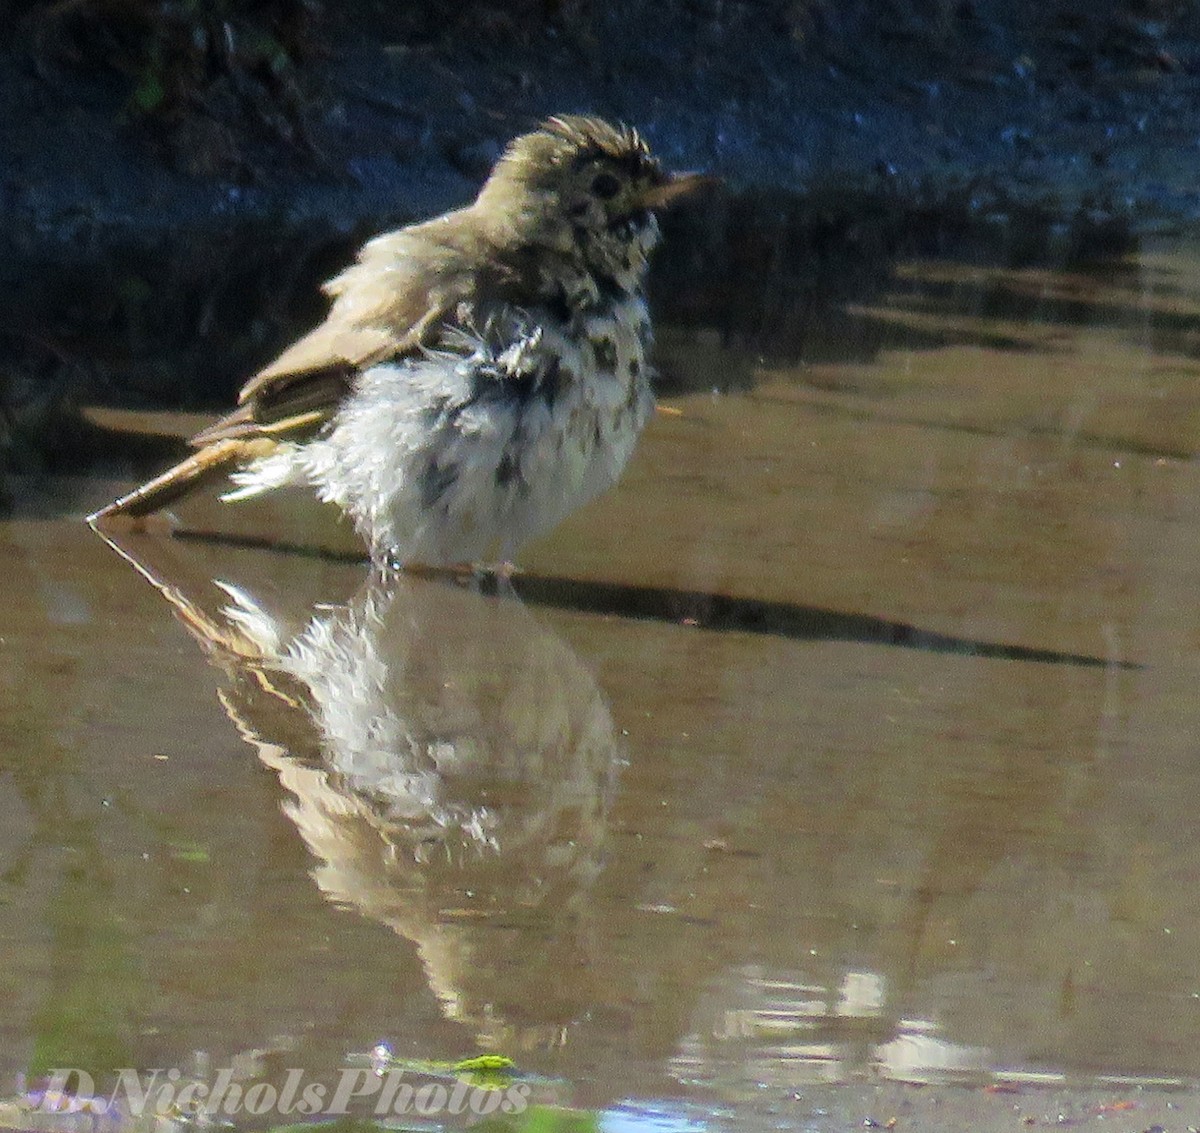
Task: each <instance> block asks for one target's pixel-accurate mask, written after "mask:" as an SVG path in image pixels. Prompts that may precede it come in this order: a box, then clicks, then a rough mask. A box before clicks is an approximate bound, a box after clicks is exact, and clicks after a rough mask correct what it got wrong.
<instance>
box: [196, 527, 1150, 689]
mask: <svg viewBox="0 0 1200 1133" xmlns="http://www.w3.org/2000/svg"><path fill="white" fill-rule="evenodd" d="M174 538H177V539H188V540H198V541H204V542H210V543H226V544H229V545H232V546H239V547H250V548H262V549H269V550H272V551H275V552H278V553H280V554H292V555H304V556H307V557H311V558H316V559H324V560H326V561H334V562H360V561H361V562H363V563H365V562H366V561H367V560H366V557H365V556H358V555H353V554H344V553H339V552H333V551H327V550H324V549H321V548H314V547H307V546H303V545H298V544H288V543H279V542H273V541H269V540H265V539H263V540H260V539H255V538H253V537H245V536H230V535H224V534H218V533H214V532H198V531H187V532H184V531H178V532H175V534H174ZM427 573H429V574H431V575H445V576H447V577H449V576H452V575H453V573H454V572H451V571H441V570H434V571H429V572H427ZM473 581H474V583H475V584H477V585H479V586H480V587H481V588H483V589H484V590H486V591H489V592H502V591H503V590H505V589H507V588H509V587H511V589H512V590H513V591H514V592H515V593H516V594H517V596H518V597H520V598H521V599H522V600H523V601H524V602H526V603H528V604H529V605H531V606H545V607H549V608H551V609H558V610H572V611H577V612H580V613H589V614H602V615H610V616H615V617H623V618H634V619H637V620H640V621H658V622H671V623H673V624H677V625H680V626H681V627H686V628H689V629H705V630H709V631H711V632H716V633H751V634H761V635H763V636H767V637H785V638H791V639H793V640H798V641H845V642H853V643H855V644H859V645H892V646H897V647H899V648H903V649H915V650H919V651H922V652H926V653H952V654H961V655H963V656H967V657H984V658H988V659H991V660H1000V661H1028V662H1034V663H1037V664H1048V665H1070V666H1076V667H1081V668H1111V669H1121V670H1140V669H1142V668H1144V667H1145V666H1143V665H1140V664H1138V663H1136V662H1133V661H1126V660H1122V659H1120V658H1105V657H1095V656H1090V655H1088V654H1081V653H1065V652H1062V651H1060V650H1056V649H1034V648H1030V647H1028V646H1023V645H1007V644H1004V643H1003V642H993V641H980V640H977V639H974V638H968V637H955V636H953V635H951V634H943V633H935V632H933V631H931V630H925V629H921V628H920V627H919V626H914V625H911V624H909V623H908V622H900V621H892V620H890V619H888V618H881V617H876V616H874V615H872V614H856V613H847V612H845V611H841V610H825V609H821V608H819V607H816V606H805V605H801V604H799V603H793V602H779V601H771V600H766V599H760V598H740V597H737V596H736V595H730V594H713V593H709V592H706V591H700V590H679V589H676V588H674V587H667V586H640V585H636V584H632V583H620V582H599V581H593V580H590V579H579V578H563V577H557V576H554V575H533V574H518V575H516V576H515V577H513V578H512V579H511V580H507V579H504V578H502V577H500V576H498V575H497V574H496V573H495V572H493V571H491V570H484V571H480V572H477V573H476V575H475V576H474V579H473Z"/></svg>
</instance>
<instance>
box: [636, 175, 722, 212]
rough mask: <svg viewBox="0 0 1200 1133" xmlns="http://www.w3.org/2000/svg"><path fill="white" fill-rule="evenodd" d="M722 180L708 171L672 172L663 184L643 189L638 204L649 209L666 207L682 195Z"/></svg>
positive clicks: (684, 195)
mask: <svg viewBox="0 0 1200 1133" xmlns="http://www.w3.org/2000/svg"><path fill="white" fill-rule="evenodd" d="M720 180H721V179H720V178H719V177H713V176H712V175H711V174H708V173H671V174H668V176H667V179H666V180H665V181H664V182H663V183H662V184H661V185H651V186H650V187H649V188H648V189H646V190H645V191H643V192H642V193H641V195H640V197H639V199H638V204H639V205H641V207H642V208H647V209H659V208H665V207H666V206H667V205H670V204H673V203H674V202H675V201H677V200H678V199H679V198H680V197H686V196H689V195H690V194H692V193H694V192H695V191H696V190H697V189H703V188H705V187H706V186H708V185H716V184H718V183H719V181H720Z"/></svg>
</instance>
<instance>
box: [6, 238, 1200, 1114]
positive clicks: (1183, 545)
mask: <svg viewBox="0 0 1200 1133" xmlns="http://www.w3.org/2000/svg"><path fill="white" fill-rule="evenodd" d="M839 318H840V319H841V320H842V321H843V322H844V324H845V328H846V337H845V340H844V342H843V349H842V350H841V352H840V356H839V355H838V352H836V351H823V352H822V360H819V361H818V360H807V361H806V360H805V359H803V358H801V359H799V360H797V359H795V358H792V359H790V360H789V359H782V360H780V359H778V358H776V357H774V356H772V357H771V358H770V359H766V360H760V359H758V358H756V357H755V356H753V355H752V354H751V353H749V352H747V351H745V350H743V349H740V348H739V347H738V346H737V345H736V344H732V345H730V344H723V343H722V342H721V340H720V338H719V336H715V335H704V334H702V335H700V336H699V337H698V338H697V337H696V336H694V335H683V334H667V335H664V348H665V350H666V352H667V353H668V355H669V361H670V364H671V365H672V366H674V367H675V368H676V369H677V370H678V369H687V368H690V371H691V372H692V373H693V374H696V375H700V378H699V379H697V382H696V384H705V385H708V384H711V385H713V386H714V387H718V388H725V387H726V386H728V385H730V384H734V385H737V386H740V387H743V388H744V389H745V392H740V393H729V394H724V395H710V394H707V393H693V394H689V395H687V396H682V397H677V398H672V399H670V400H669V402H668V403H667V412H664V413H661V414H660V415H659V416H658V417H657V418H656V419H655V421H654V422H653V424H652V426H651V428H650V430H649V432H648V434H647V437H646V439H645V441H644V443H643V445H642V447H641V449H640V451H639V453H638V456H637V458H636V460H635V463H634V465H633V466H632V468H631V470H630V472H629V473H628V475H627V476H626V478H625V480H624V481H623V482H622V484H621V485H620V487H619V488H618V489H617V490H616V491H614V492H612V493H611V494H610V495H609V496H607V497H606V498H604V499H603V500H601V501H599V502H598V503H597V504H595V505H594V506H593V507H591V508H590V509H588V510H587V511H586V512H585V513H583V514H580V515H578V516H577V517H575V518H573V519H572V520H571V521H570V522H568V523H567V524H565V525H564V526H563V527H562V528H561V529H560V530H558V531H557V532H556V533H555V534H554V535H553V536H552V537H550V538H549V539H548V540H546V541H544V542H543V543H541V544H539V545H537V546H536V547H532V548H530V549H529V551H528V553H527V554H526V555H525V556H524V558H523V562H522V566H523V567H524V568H525V571H526V573H525V574H524V575H523V576H521V577H519V578H518V579H517V581H516V584H515V589H516V595H513V594H509V593H506V592H505V591H504V587H503V586H499V587H497V586H496V585H490V584H489V585H483V586H464V585H459V584H456V583H453V582H447V581H445V580H438V579H417V578H401V579H392V580H380V579H375V578H372V577H370V574H369V572H368V570H367V569H366V567H365V566H364V565H363V564H361V563H359V562H354V561H344V560H339V559H337V558H329V557H319V556H314V555H311V554H305V553H298V552H297V551H296V550H295V549H294V548H293V549H291V550H280V549H272V548H269V547H255V546H245V545H235V544H233V543H230V542H220V541H215V540H213V539H210V538H168V537H165V536H164V535H162V534H161V533H153V532H151V533H148V534H140V535H137V534H130V535H127V536H124V537H123V538H122V549H123V551H124V553H125V555H126V556H128V558H122V557H120V556H119V555H118V554H115V553H113V551H112V550H111V549H110V548H109V547H106V546H105V545H104V544H103V543H102V542H100V541H99V540H98V539H97V538H96V537H94V536H93V535H92V534H91V533H90V532H88V531H87V530H86V529H85V528H84V527H83V526H82V524H81V523H80V522H79V520H78V516H79V515H81V514H82V513H84V512H85V511H86V510H88V509H89V508H91V507H93V506H94V505H96V504H98V503H100V502H102V501H103V500H104V499H106V498H108V496H109V495H111V494H112V493H113V492H114V491H115V490H116V489H117V488H118V487H120V485H115V484H109V483H99V482H96V481H91V480H86V479H80V480H78V481H70V480H63V481H59V482H56V483H55V484H53V485H51V487H50V488H49V489H48V490H46V491H41V492H37V493H32V494H31V495H30V496H29V497H28V498H27V500H26V502H25V503H24V504H22V505H21V507H20V508H19V509H18V512H17V514H16V516H15V517H14V518H12V519H11V520H9V521H7V522H6V523H4V524H3V526H0V555H2V557H3V563H4V571H5V574H6V576H7V582H6V595H7V600H6V602H5V603H4V606H3V609H2V610H0V698H2V703H3V716H4V720H5V726H4V733H3V737H2V738H0V1002H3V1003H4V1004H5V1009H4V1011H3V1014H2V1018H0V1074H3V1075H6V1076H7V1078H8V1079H10V1080H11V1079H12V1078H13V1076H15V1075H16V1074H17V1073H18V1072H20V1071H23V1070H29V1069H31V1068H32V1069H33V1070H34V1071H37V1070H41V1069H44V1068H46V1067H51V1066H62V1065H69V1066H77V1067H83V1068H87V1069H89V1070H90V1071H92V1072H93V1073H95V1074H96V1075H98V1076H101V1077H102V1076H103V1075H104V1074H106V1073H108V1072H111V1071H112V1070H114V1069H115V1068H120V1067H137V1068H147V1067H181V1068H183V1069H184V1071H185V1073H195V1074H198V1075H200V1076H203V1075H204V1074H205V1073H209V1072H210V1071H211V1069H212V1068H216V1067H226V1066H231V1065H237V1066H238V1067H239V1068H240V1072H244V1073H245V1074H246V1075H247V1076H248V1077H249V1078H254V1077H255V1076H263V1077H266V1078H272V1077H273V1076H274V1077H278V1076H279V1075H281V1074H282V1073H283V1072H284V1070H285V1069H286V1068H291V1067H299V1068H303V1069H304V1070H305V1071H306V1072H310V1073H312V1074H315V1075H319V1074H330V1073H332V1072H333V1070H334V1069H336V1068H337V1067H340V1066H342V1065H344V1064H345V1063H346V1060H347V1058H348V1057H351V1056H352V1055H355V1054H359V1053H361V1052H366V1051H370V1050H371V1049H372V1048H373V1047H375V1046H376V1044H379V1043H387V1044H389V1045H390V1048H391V1050H392V1052H393V1054H394V1055H395V1057H397V1058H401V1059H414V1060H453V1059H458V1058H463V1057H466V1056H469V1055H473V1054H478V1053H480V1052H485V1051H496V1052H500V1053H503V1054H505V1055H508V1056H509V1057H511V1058H513V1059H515V1060H516V1062H517V1064H518V1066H519V1067H520V1069H521V1070H522V1071H524V1072H526V1073H528V1074H529V1075H530V1076H531V1077H530V1079H529V1080H530V1081H532V1082H536V1083H537V1088H538V1090H539V1091H541V1092H542V1094H544V1095H545V1096H546V1097H549V1098H551V1099H553V1100H556V1101H559V1102H562V1103H570V1104H572V1105H577V1106H585V1107H589V1108H594V1109H606V1108H608V1109H612V1107H614V1106H617V1105H618V1103H624V1106H625V1108H624V1109H622V1110H621V1111H620V1116H621V1121H624V1122H631V1123H633V1124H638V1123H640V1124H643V1125H647V1126H655V1122H658V1123H659V1125H658V1126H656V1127H661V1126H662V1123H663V1122H668V1124H669V1119H668V1118H664V1117H663V1116H662V1113H663V1112H664V1111H663V1107H668V1108H669V1107H670V1106H671V1105H673V1104H675V1103H677V1102H687V1103H689V1104H691V1105H692V1106H694V1107H697V1108H694V1109H692V1110H689V1111H687V1112H689V1113H691V1114H693V1118H692V1119H689V1120H696V1121H698V1120H700V1118H699V1117H695V1116H694V1115H696V1114H700V1115H703V1114H716V1113H719V1114H723V1115H724V1118H723V1120H736V1118H737V1117H738V1115H747V1114H761V1113H762V1112H763V1111H764V1107H765V1109H766V1110H769V1111H770V1113H771V1116H772V1120H773V1121H776V1122H779V1123H781V1124H784V1125H787V1124H796V1125H803V1124H804V1123H805V1122H806V1121H810V1120H811V1119H812V1103H811V1101H809V1100H806V1099H807V1098H809V1095H808V1094H806V1092H805V1091H806V1089H808V1088H810V1087H811V1086H812V1084H814V1083H821V1082H831V1081H832V1082H836V1081H847V1080H854V1079H861V1078H863V1077H864V1076H866V1077H868V1078H871V1079H879V1078H882V1079H896V1080H899V1081H917V1082H929V1081H960V1080H961V1081H966V1082H968V1083H972V1084H976V1085H978V1084H984V1083H992V1082H996V1081H1010V1080H1014V1079H1016V1078H1020V1076H1021V1075H1023V1074H1034V1073H1045V1074H1048V1075H1050V1076H1052V1077H1053V1076H1058V1075H1065V1076H1066V1079H1067V1080H1068V1081H1072V1082H1084V1083H1097V1082H1099V1083H1102V1084H1103V1083H1106V1082H1109V1081H1110V1080H1111V1079H1113V1078H1116V1079H1118V1080H1120V1081H1128V1080H1129V1079H1134V1078H1147V1077H1150V1078H1167V1079H1183V1080H1185V1081H1189V1082H1190V1081H1192V1080H1194V1079H1197V1078H1200V1042H1198V1041H1197V1039H1198V1038H1200V808H1197V805H1196V799H1197V798H1198V797H1200V760H1198V759H1197V751H1198V749H1197V738H1196V737H1197V735H1200V699H1198V697H1197V695H1196V684H1197V678H1198V677H1200V661H1198V659H1197V646H1198V644H1200V604H1198V603H1197V601H1196V594H1197V592H1198V590H1200V474H1198V473H1197V466H1196V464H1195V463H1194V461H1193V459H1192V453H1193V451H1194V450H1195V449H1196V448H1197V446H1198V445H1200V400H1198V399H1197V397H1196V378H1197V375H1198V374H1200V369H1198V364H1197V361H1196V355H1197V353H1198V351H1200V331H1197V330H1196V329H1195V328H1196V327H1197V326H1200V258H1197V256H1196V254H1195V250H1194V249H1193V250H1190V251H1186V252H1180V251H1179V250H1178V248H1172V249H1150V250H1148V251H1146V252H1144V253H1143V254H1142V255H1141V256H1140V258H1138V259H1136V260H1129V261H1123V262H1120V263H1113V264H1108V265H1103V266H1101V267H1099V268H1097V269H1094V270H1089V271H1086V272H1083V271H1080V272H1074V273H1068V272H1058V273H1051V272H1044V271H1035V270H1002V269H994V268H982V267H972V266H970V265H963V264H950V263H921V264H910V265H905V266H904V267H902V268H901V269H899V270H898V271H897V273H896V275H895V278H894V279H893V280H892V281H891V284H890V286H889V287H888V289H887V290H886V292H885V294H884V295H883V296H882V297H881V298H880V299H878V300H876V301H872V302H871V303H869V304H863V305H861V306H852V307H850V308H848V309H846V310H844V311H842V312H840V313H839ZM184 522H185V526H186V528H187V529H188V530H190V531H192V532H196V531H203V530H211V529H213V528H214V527H217V526H220V525H222V524H223V525H225V527H226V528H227V529H230V530H232V525H233V523H234V521H232V520H230V519H229V518H228V517H227V516H222V515H221V513H220V511H219V509H218V508H217V507H215V506H213V505H211V504H208V503H204V502H202V503H200V504H199V505H197V507H196V508H195V510H194V511H193V513H192V514H191V515H190V516H185V519H184ZM236 522H237V523H239V524H241V530H242V531H243V533H244V532H245V531H257V532H258V533H260V534H261V533H262V532H268V533H270V532H278V531H280V530H282V531H283V532H285V533H286V534H287V535H288V538H289V542H291V543H294V544H301V545H304V546H309V545H315V544H316V543H318V542H320V541H322V540H326V541H328V540H327V539H326V535H325V533H324V531H321V532H319V533H318V532H317V530H316V529H315V528H310V527H309V526H307V520H303V519H301V518H299V517H298V516H297V515H296V514H293V513H291V512H289V511H286V510H284V511H282V512H276V513H274V514H272V515H269V516H262V515H260V516H258V517H249V518H245V519H239V520H237V521H236ZM336 540H340V542H341V544H342V545H343V546H345V545H347V540H346V538H345V536H344V535H341V536H336V537H335V541H336ZM217 582H219V583H220V584H221V585H220V586H218V585H215V583H217ZM306 626H307V627H308V629H307V632H306V633H304V634H303V635H302V631H303V630H304V628H305V627H306ZM6 1088H7V1087H6ZM630 1099H633V1102H631V1101H630ZM634 1103H637V1104H634ZM643 1103H644V1105H645V1106H647V1107H649V1108H648V1109H647V1108H639V1106H641V1105H642V1104H643ZM655 1107H657V1109H656V1108H655ZM614 1112H616V1111H614ZM656 1113H657V1115H658V1116H655V1114H656ZM675 1120H676V1127H684V1126H685V1125H686V1121H684V1119H682V1118H679V1117H678V1116H676V1118H675ZM680 1121H683V1124H682V1125H681V1124H679V1122H680Z"/></svg>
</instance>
